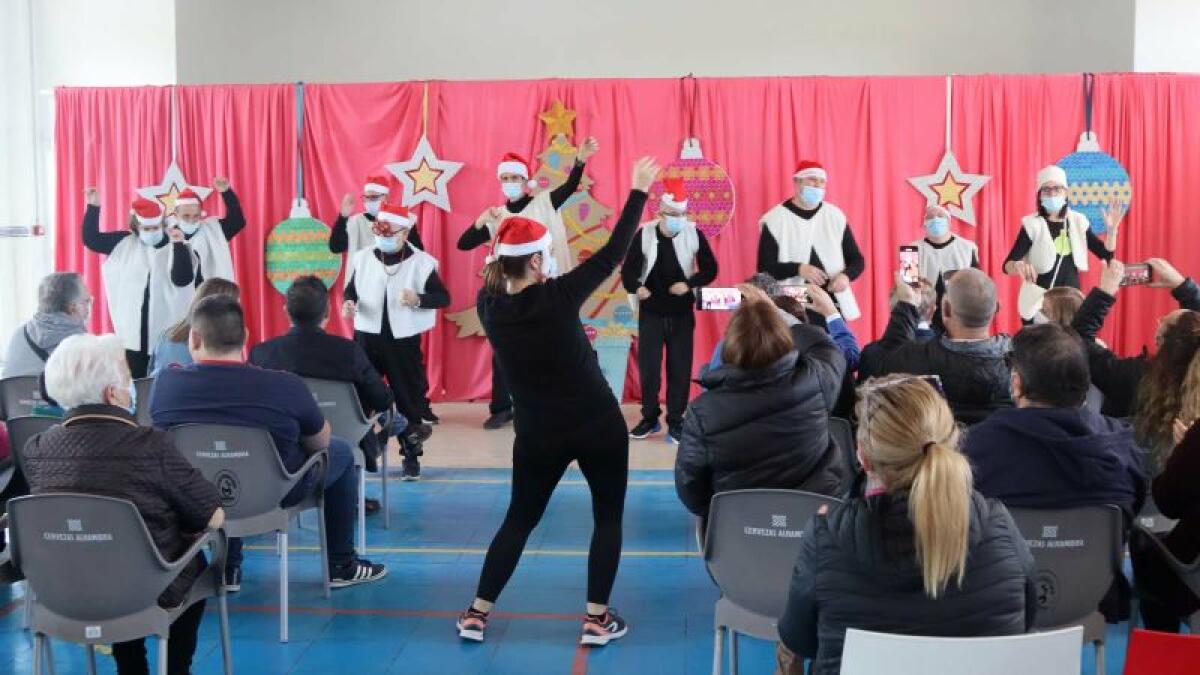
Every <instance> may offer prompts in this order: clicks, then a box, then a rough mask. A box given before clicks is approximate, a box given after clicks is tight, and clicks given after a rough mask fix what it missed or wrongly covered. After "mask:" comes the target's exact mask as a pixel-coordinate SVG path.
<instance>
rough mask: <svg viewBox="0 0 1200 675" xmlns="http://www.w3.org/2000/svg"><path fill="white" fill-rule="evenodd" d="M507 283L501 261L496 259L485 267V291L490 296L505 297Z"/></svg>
mask: <svg viewBox="0 0 1200 675" xmlns="http://www.w3.org/2000/svg"><path fill="white" fill-rule="evenodd" d="M505 287H506V283H505V281H504V272H502V271H501V270H500V260H499V259H496V260H493V261H491V262H490V263H488V264H486V265H484V266H483V290H484V291H485V292H486V293H487V294H488V295H504V290H505Z"/></svg>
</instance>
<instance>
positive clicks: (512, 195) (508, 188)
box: [500, 183, 525, 201]
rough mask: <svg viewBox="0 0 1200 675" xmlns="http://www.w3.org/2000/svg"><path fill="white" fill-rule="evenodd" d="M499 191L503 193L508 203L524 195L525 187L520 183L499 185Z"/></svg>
mask: <svg viewBox="0 0 1200 675" xmlns="http://www.w3.org/2000/svg"><path fill="white" fill-rule="evenodd" d="M500 191H501V192H503V193H504V196H505V197H508V200H509V201H512V200H514V199H518V198H520V197H521V195H523V194H525V186H523V185H521V184H520V183H501V184H500Z"/></svg>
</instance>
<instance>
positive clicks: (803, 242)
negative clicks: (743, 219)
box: [759, 202, 862, 321]
mask: <svg viewBox="0 0 1200 675" xmlns="http://www.w3.org/2000/svg"><path fill="white" fill-rule="evenodd" d="M759 225H760V226H761V227H765V228H767V230H768V231H770V233H771V236H773V237H775V241H776V243H778V244H779V262H781V263H800V264H805V265H807V264H808V261H809V260H810V259H811V257H812V253H813V251H816V252H817V258H819V259H820V260H821V264H822V265H823V266H824V268H825V273H826V274H827V275H829V276H830V277H831V278H832V277H834V276H835V275H837V274H840V273H842V272H844V271H846V258H845V256H844V255H843V254H842V237H843V236H844V235H845V234H846V214H844V213H842V210H841V209H839V208H838V207H836V206H834V205H833V204H830V203H829V202H823V203H822V205H821V209H820V210H819V211H817V213H816V214H815V215H814V216H813V217H812V218H811V219H809V220H805V219H803V218H801V217H800V216H798V215H796V214H795V213H792V212H791V210H789V209H788V208H787V207H786V206H784V205H783V204H778V205H776V206H775V208H773V209H771V210H770V211H767V212H766V214H764V215H763V217H762V222H760V223H759ZM780 281H781V282H782V283H784V284H803V283H804V279H802V278H801V277H798V276H796V277H792V278H791V279H781V280H780ZM834 297H835V298H836V299H837V303H838V308H839V309H840V310H841V312H842V316H844V317H845V318H846V319H847V320H850V321H852V320H854V319H857V318H858V317H859V316H861V315H862V312H860V311H859V309H858V301H857V300H856V299H855V298H854V291H852V290H851V289H850V287H849V286H847V287H846V290H844V291H842V292H841V293H834Z"/></svg>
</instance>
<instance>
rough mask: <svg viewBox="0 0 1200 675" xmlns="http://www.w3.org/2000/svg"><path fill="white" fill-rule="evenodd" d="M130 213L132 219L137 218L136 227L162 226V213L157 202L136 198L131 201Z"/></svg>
mask: <svg viewBox="0 0 1200 675" xmlns="http://www.w3.org/2000/svg"><path fill="white" fill-rule="evenodd" d="M132 211H133V217H134V218H137V221H138V225H143V226H145V227H153V226H155V225H161V224H162V221H163V212H162V207H161V206H160V205H159V203H158V202H155V201H151V200H149V199H145V198H143V197H138V198H137V199H135V200H133V207H132Z"/></svg>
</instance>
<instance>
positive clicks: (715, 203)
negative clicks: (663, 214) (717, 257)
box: [646, 138, 734, 237]
mask: <svg viewBox="0 0 1200 675" xmlns="http://www.w3.org/2000/svg"><path fill="white" fill-rule="evenodd" d="M667 178H682V179H683V187H684V189H685V190H686V191H687V197H688V220H691V221H692V222H694V223H696V227H697V228H699V229H700V231H701V232H703V233H704V236H706V237H714V236H716V235H717V234H718V233H719V232H720V231H721V228H723V227H725V225H726V223H728V222H729V219H730V218H732V217H733V206H734V192H733V181H732V180H730V179H729V174H728V173H727V172H726V171H725V169H724V167H722V166H721V165H720V164H717V163H716V162H714V161H712V160H710V159H706V158H705V157H704V156H703V155H702V154H701V152H700V142H699V141H698V140H696V139H694V138H690V139H688V140H686V141H684V144H683V151H682V152H681V153H680V154H679V159H676V160H673V161H672V162H671V163H670V164H667V165H666V166H665V167H664V168H663V170H662V173H660V174H659V176H658V180H657V181H655V182H654V184H653V185H651V186H650V198H649V199H647V200H646V214H647V217H648V218H653V217H654V216H655V215H657V214H658V205H659V200H660V199H661V198H662V193H663V184H662V181H663V180H664V179H667Z"/></svg>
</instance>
